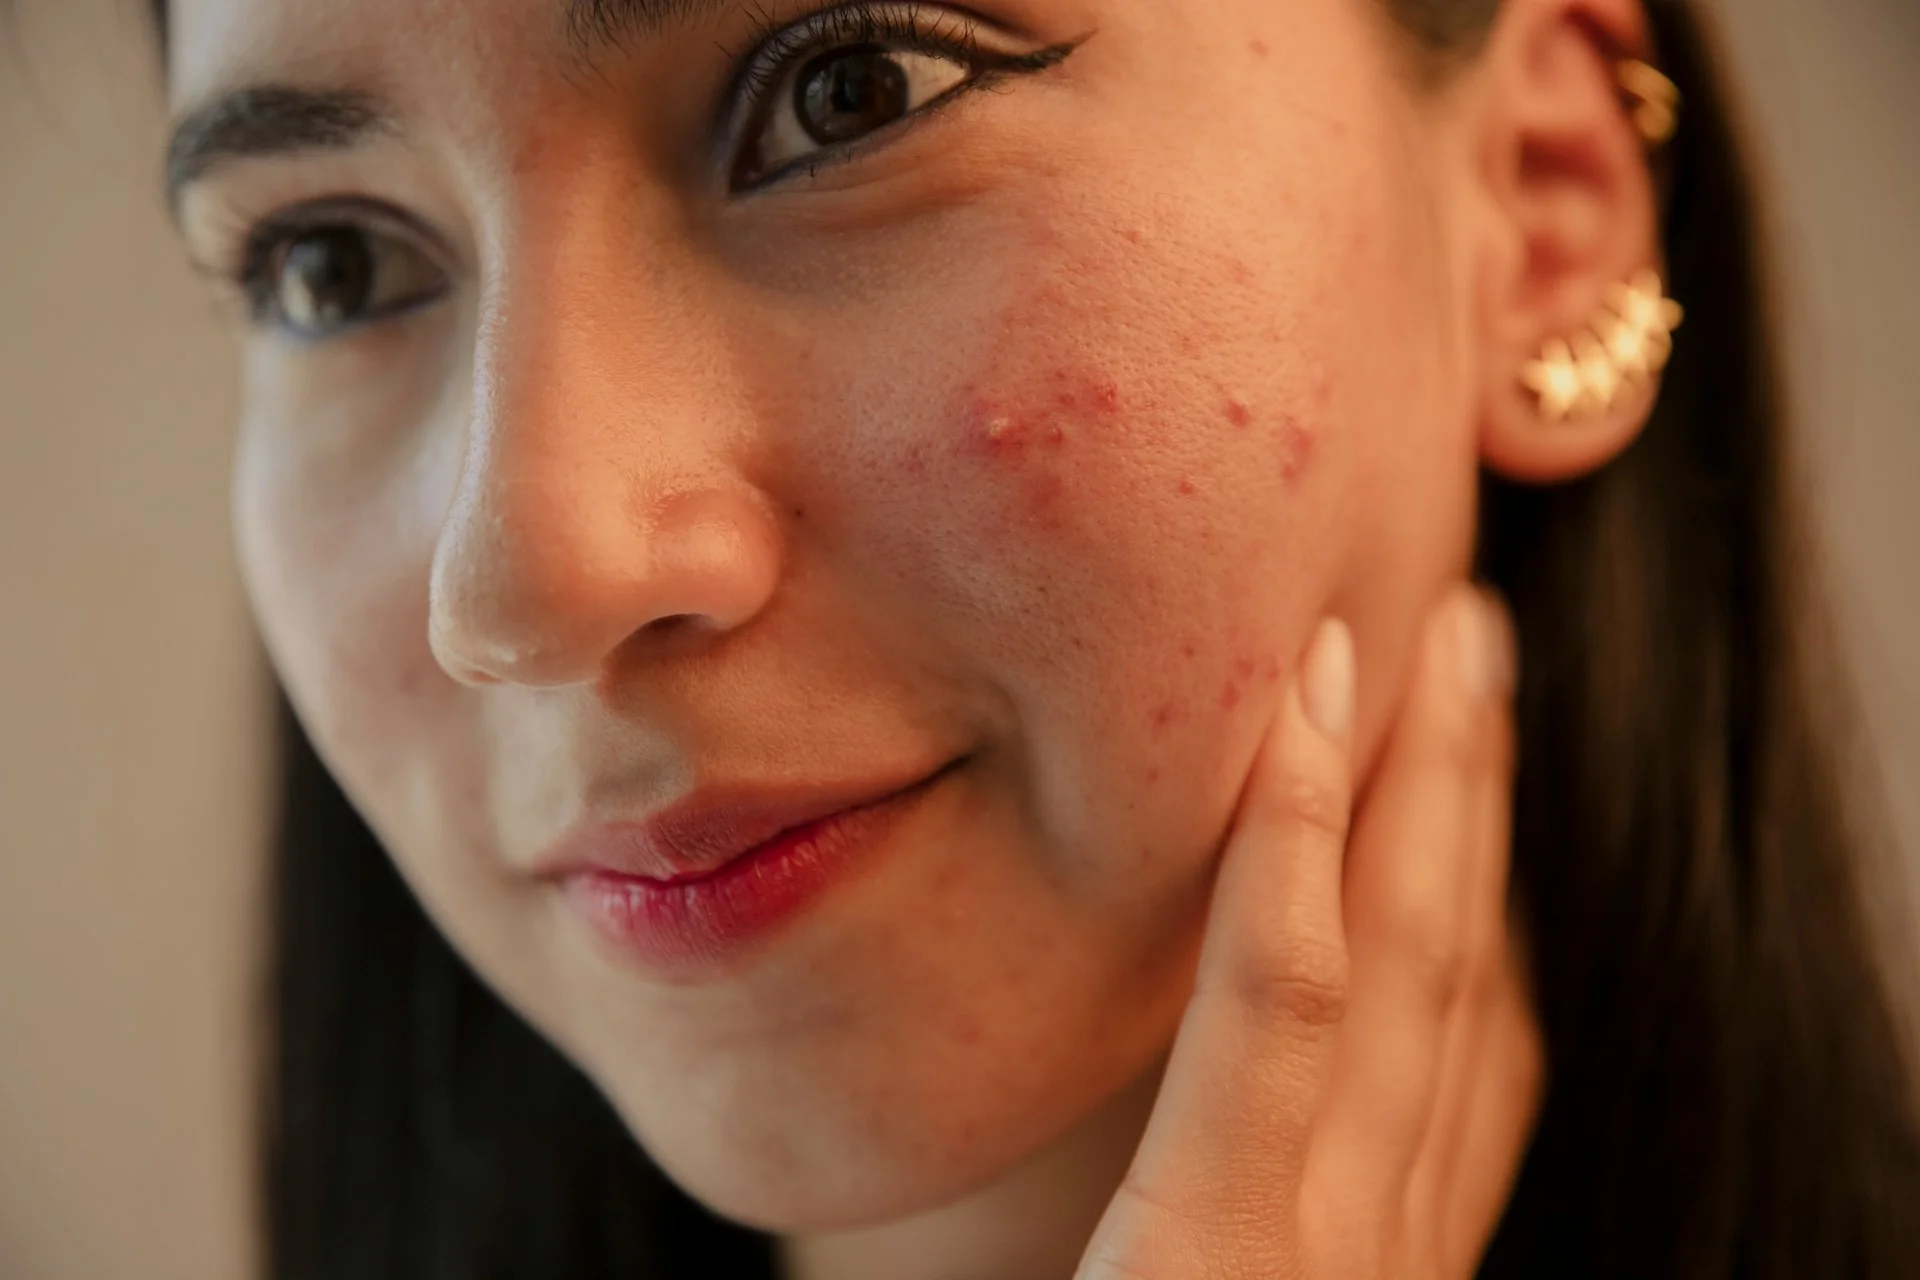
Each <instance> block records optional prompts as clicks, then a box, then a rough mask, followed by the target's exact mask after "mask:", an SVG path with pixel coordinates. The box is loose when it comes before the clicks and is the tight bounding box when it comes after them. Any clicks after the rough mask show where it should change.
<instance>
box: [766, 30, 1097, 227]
mask: <svg viewBox="0 0 1920 1280" xmlns="http://www.w3.org/2000/svg"><path fill="white" fill-rule="evenodd" d="M978 27H979V23H978V22H977V21H976V20H974V19H972V18H970V17H966V16H964V15H961V14H958V13H954V12H951V11H947V10H942V9H939V8H937V7H935V6H928V5H886V4H871V3H856V4H850V5H845V6H842V7H840V8H837V9H831V10H828V11H826V12H823V13H818V14H815V15H813V16H812V17H810V18H805V19H802V20H801V21H800V22H798V23H796V24H794V25H793V26H791V27H787V28H785V29H782V30H778V31H771V32H768V33H766V34H765V35H764V37H763V39H762V42H761V44H760V46H759V48H758V49H757V50H756V51H755V53H754V54H753V56H752V57H751V58H750V59H749V61H748V63H747V65H746V66H745V67H744V68H743V69H742V71H741V72H740V77H739V81H738V84H737V86H736V87H737V89H738V93H737V94H736V99H737V101H738V105H737V106H736V108H735V110H734V112H733V115H734V118H735V119H743V120H744V121H745V127H744V128H743V129H739V130H737V131H730V132H737V134H738V135H739V136H741V137H742V138H743V139H744V141H743V143H742V144H741V145H740V147H739V149H738V152H737V156H736V159H735V161H734V165H733V174H732V183H733V186H734V188H735V189H736V190H748V189H751V188H754V187H758V186H764V185H767V184H769V183H771V182H773V181H775V180H777V179H779V178H781V177H784V176H785V175H786V174H787V173H788V172H790V171H792V170H794V169H797V168H800V167H803V166H805V167H808V168H811V167H812V166H813V165H816V164H818V163H821V162H822V161H823V160H825V159H828V158H841V157H844V156H846V155H849V154H850V153H851V149H852V148H853V147H854V144H857V143H860V142H862V141H864V140H865V139H867V138H869V137H871V136H873V135H875V134H879V133H881V132H883V131H885V130H887V129H888V128H889V127H891V126H894V125H898V124H901V123H902V122H904V121H907V120H909V119H910V118H912V117H913V116H916V115H918V114H920V113H921V112H923V111H925V110H926V109H927V108H928V107H930V106H933V105H934V104H936V103H939V102H943V101H947V100H951V99H952V98H955V97H957V96H958V95H959V94H961V93H963V92H965V91H967V90H970V89H975V88H979V87H981V86H983V85H986V84H989V83H992V82H993V81H994V80H996V79H998V78H1000V77H1003V76H1007V75H1012V74H1019V73H1024V72H1034V71H1041V70H1044V69H1045V68H1047V67H1051V66H1053V65H1055V64H1056V63H1058V62H1060V61H1061V60H1062V59H1064V58H1065V57H1066V56H1067V54H1069V53H1071V52H1072V51H1073V49H1074V48H1075V47H1076V46H1077V45H1078V44H1079V43H1080V41H1079V40H1073V41H1069V42H1067V43H1065V44H1060V45H1054V46H1051V47H1049V48H1045V49H1040V50H1037V51H1034V52H1026V53H1022V52H1015V51H1011V50H1007V51H1001V50H996V49H991V48H986V47H983V45H982V43H981V40H980V35H979V31H978ZM1084 38H1085V37H1081V39H1084Z"/></svg>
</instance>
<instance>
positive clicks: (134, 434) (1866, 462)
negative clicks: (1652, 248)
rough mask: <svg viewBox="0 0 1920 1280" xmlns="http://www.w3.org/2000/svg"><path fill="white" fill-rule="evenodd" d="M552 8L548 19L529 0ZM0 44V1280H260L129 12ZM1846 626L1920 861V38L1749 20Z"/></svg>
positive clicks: (195, 526) (208, 392)
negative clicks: (249, 1217) (250, 1223)
mask: <svg viewBox="0 0 1920 1280" xmlns="http://www.w3.org/2000/svg"><path fill="white" fill-rule="evenodd" d="M530 2H537V0H530ZM23 7H24V11H25V12H24V20H23V23H22V30H21V32H20V33H19V35H18V37H16V38H14V39H13V41H12V42H13V43H14V44H15V45H17V46H18V47H19V49H22V50H24V53H19V52H11V51H8V50H7V45H8V42H9V41H8V38H7V37H0V610H4V612H3V613H0V622H4V625H0V1277H5V1278H6V1280H69V1278H71V1280H120V1278H122V1277H124V1278H126V1280H173V1278H178V1280H230V1278H236V1277H240V1276H242V1275H244V1274H246V1268H245V1259H246V1257H247V1251H248V1248H249V1245H248V1241H247V1234H246V1233H247V1228H246V1225H245V1223H246V1218H245V1213H246V1209H245V1200H244V1194H245V1188H246V1170H245V1169H244V1168H243V1167H242V1164H241V1161H242V1157H243V1154H244V1152H245V1135H244V1130H243V1116H242V1113H241V1112H240V1110H239V1107H240V1105H241V1103H242V1101H243V1097H244V1088H245V1080H246V1076H245V1068H246V1062H245V1055H246V1052H247V1049H246V1047H245V1045H244V1043H243V1041H242V1039H241V1036H240V1030H241V1027H242V1026H243V1020H244V1017H245V1012H246V1008H245V1003H244V1002H245V1000H246V998H247V995H248V992H249V989H250V988H249V984H250V982H251V981H252V978H251V974H250V972H249V968H248V965H249V958H248V957H249V955H250V952H249V947H250V943H251V934H250V930H251V929H252V928H253V918H254V915H255V911H254V902H255V897H254V895H255V893H256V887H255V886H256V875H257V871H256V863H257V854H256V840H257V838H258V836H259V833H260V832H261V831H262V830H263V825H262V824H263V813H262V804H261V800H260V796H261V792H262V782H263V772H262V771H263V763H264V762H263V755H262V747H263V742H264V738H263V734H262V728H263V723H262V715H261V709H260V707H259V706H258V704H257V701H256V696H255V695H256V694H257V692H258V687H259V684H258V681H259V671H258V667H257V658H256V655H255V652H254V649H253V646H252V642H251V640H250V636H249V632H248V630H247V624H246V621H245V615H244V611H243V607H242V604H241V601H240V599H239V596H238V592H237V589H236V587H235V584H234V579H233V572H232V565H231V560H230V555H229V552H228V548H227V528H226V509H225V483H226V477H225V466H226V449H227V443H228V426H227V422H228V417H229V414H230V410H231V405H232V399H231V392H230V389H229V385H228V382H229V375H230V364H229V357H228V354H227V352H226V349H225V346H224V344H223V342H222V340H221V338H220V336H219V334H218V331H217V329H216V326H215V321H214V312H213V309H212V307H211V305H210V304H209V303H208V302H207V301H206V300H205V297H206V295H205V294H204V293H202V292H199V291H197V286H194V285H193V284H191V283H190V281H189V278H188V275H187V273H186V271H185V269H184V268H183V267H182V266H181V264H180V260H179V255H178V253H177V251H176V249H175V247H174V245H173V243H172V241H171V240H170V239H169V238H168V236H167V234H166V231H165V228H164V225H163V223H162V219H161V216H160V213H159V209H158V202H157V201H156V200H155V198H154V194H153V193H154V188H155V183H154V174H155V164H156V156H157V146H158V127H159V119H158V115H157V111H156V106H155V104H156V103H157V102H158V91H157V88H156V87H155V86H154V84H153V81H152V76H151V68H150V66H149V63H148V55H147V51H146V50H145V49H144V47H142V46H141V45H140V43H139V41H140V38H141V33H140V31H139V28H138V24H137V22H136V21H135V20H134V19H133V17H132V13H133V10H134V7H135V6H133V5H132V4H130V3H117V2H116V0H24V3H23ZM1727 7H1728V8H1729V9H1731V10H1732V13H1731V15H1730V16H1731V18H1732V19H1733V35H1734V36H1735V37H1736V40H1735V47H1736V50H1737V53H1738V54H1739V56H1740V59H1741V62H1742V65H1743V66H1744V67H1745V68H1746V69H1747V70H1748V72H1749V83H1750V88H1751V89H1752V90H1753V92H1752V95H1751V96H1753V97H1754V98H1755V100H1756V101H1755V105H1756V107H1757V109H1758V113H1759V115H1760V116H1761V118H1762V119H1763V121H1764V122H1765V124H1766V126H1767V129H1768V132H1767V135H1766V139H1765V141H1766V143H1767V146H1768V148H1769V150H1770V152H1771V153H1772V155H1773V157H1774V160H1775V163H1776V167H1777V168H1778V169H1779V171H1780V173H1781V174H1782V175H1783V177H1784V179H1785V181H1784V183H1783V186H1784V188H1785V190H1784V203H1783V207H1782V215H1783V220H1784V223H1785V227H1786V230H1787V231H1788V233H1789V243H1790V247H1791V249H1792V250H1793V253H1794V257H1793V259H1792V261H1791V263H1790V267H1789V270H1790V273H1791V280H1790V284H1791V288H1792V293H1791V296H1792V297H1793V299H1794V300H1795V304H1796V305H1795V308H1794V311H1793V320H1794V324H1795V332H1796V333H1797V335H1798V339H1799V344H1800V346H1799V350H1800V353H1801V355H1802V363H1801V365H1800V368H1799V370H1798V372H1799V373H1800V375H1801V376H1802V379H1803V391H1804V393H1805V394H1806V396H1807V398H1808V402H1809V406H1810V408H1811V409H1812V410H1813V412H1812V413H1811V415H1810V418H1809V421H1810V422H1811V423H1812V424H1813V425H1814V426H1815V427H1816V428H1817V436H1816V452H1817V460H1818V462H1819V465H1820V468H1821V476H1820V480H1821V483H1822V485H1823V487H1824V489H1825V491H1826V493H1827V495H1828V498H1829V501H1828V503H1827V508H1826V509H1827V514H1828V516H1829V532H1830V538H1831V541H1832V544H1833V545H1834V547H1835V548H1836V550H1837V552H1838V555H1839V560H1840V563H1839V579H1840V581H1839V585H1840V591H1841V596H1840V598H1841V603H1842V605H1843V606H1844V608H1843V618H1844V620H1845V622H1846V623H1847V624H1848V627H1849V635H1850V637H1851V638H1852V641H1853V645H1854V647H1855V649H1856V651H1857V655H1858V659H1859V662H1860V664H1861V669H1862V672H1863V674H1864V677H1865V680H1866V684H1867V690H1868V697H1867V701H1868V710H1869V713H1870V717H1871V720H1870V724H1871V728H1872V730H1873V732H1874V734H1875V738H1876V740H1877V742H1878V743H1879V746H1880V749H1881V759H1882V761H1883V768H1884V770H1885V772H1886V774H1887V775H1888V778H1887V780H1888V782H1889V783H1890V784H1891V790H1892V792H1893V797H1894V802H1895V807H1896V812H1897V816H1898V818H1899V825H1900V829H1901V831H1902V833H1903V836H1904V842H1905V848H1906V849H1907V850H1909V851H1910V852H1912V853H1915V854H1916V855H1917V856H1920V787H1916V786H1915V785H1914V784H1915V782H1916V781H1920V661H1917V660H1916V655H1920V567H1917V566H1920V492H1916V487H1917V486H1920V414H1917V412H1916V403H1917V399H1916V386H1920V372H1916V370H1920V359H1917V358H1916V357H1915V355H1914V354H1913V348H1914V346H1915V344H1916V342H1920V89H1916V84H1917V83H1920V6H1916V5H1914V4H1913V2H1912V0H1817V3H1816V0H1737V4H1735V3H1729V4H1728V6H1727Z"/></svg>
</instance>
